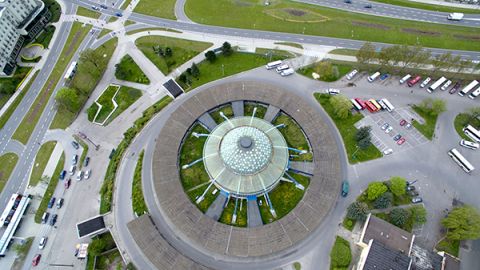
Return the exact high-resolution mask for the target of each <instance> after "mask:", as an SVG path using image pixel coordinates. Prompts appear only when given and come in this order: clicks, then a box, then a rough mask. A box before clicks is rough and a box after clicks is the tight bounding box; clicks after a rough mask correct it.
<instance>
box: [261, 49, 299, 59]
mask: <svg viewBox="0 0 480 270" xmlns="http://www.w3.org/2000/svg"><path fill="white" fill-rule="evenodd" d="M255 53H256V54H261V55H264V56H265V57H271V58H272V59H273V57H281V58H292V57H296V56H297V54H295V53H293V52H289V51H284V50H276V49H266V48H256V49H255ZM269 60H271V59H269Z"/></svg>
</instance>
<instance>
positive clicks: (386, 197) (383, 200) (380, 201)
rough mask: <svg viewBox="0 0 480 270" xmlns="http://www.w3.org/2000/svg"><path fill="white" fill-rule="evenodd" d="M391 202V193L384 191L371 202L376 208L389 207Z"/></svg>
mask: <svg viewBox="0 0 480 270" xmlns="http://www.w3.org/2000/svg"><path fill="white" fill-rule="evenodd" d="M392 202H393V195H392V193H390V192H385V193H383V194H382V195H380V197H378V198H377V199H376V200H375V201H374V202H373V207H375V208H376V209H385V208H389V207H391V206H392Z"/></svg>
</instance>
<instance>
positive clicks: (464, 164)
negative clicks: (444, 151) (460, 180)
mask: <svg viewBox="0 0 480 270" xmlns="http://www.w3.org/2000/svg"><path fill="white" fill-rule="evenodd" d="M448 155H449V156H450V157H451V158H452V159H453V161H455V163H457V165H458V166H460V168H462V169H463V170H464V171H465V172H466V173H470V172H472V171H473V170H475V167H473V165H472V164H471V163H470V162H468V160H467V159H466V158H465V157H464V156H463V155H462V154H460V152H458V150H457V149H455V148H453V149H451V150H450V151H448Z"/></svg>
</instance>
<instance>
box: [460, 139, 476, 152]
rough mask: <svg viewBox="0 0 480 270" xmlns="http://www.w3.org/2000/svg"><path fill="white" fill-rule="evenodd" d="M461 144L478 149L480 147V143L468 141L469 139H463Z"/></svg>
mask: <svg viewBox="0 0 480 270" xmlns="http://www.w3.org/2000/svg"><path fill="white" fill-rule="evenodd" d="M460 145H461V146H463V147H465V148H468V149H472V150H475V149H478V147H480V144H478V143H476V142H471V141H467V140H461V141H460Z"/></svg>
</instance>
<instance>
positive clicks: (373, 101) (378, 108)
mask: <svg viewBox="0 0 480 270" xmlns="http://www.w3.org/2000/svg"><path fill="white" fill-rule="evenodd" d="M368 101H370V103H372V104H373V106H375V107H377V111H380V110H381V109H382V106H380V104H378V102H377V101H376V100H375V99H373V98H371V99H369V100H368Z"/></svg>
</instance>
